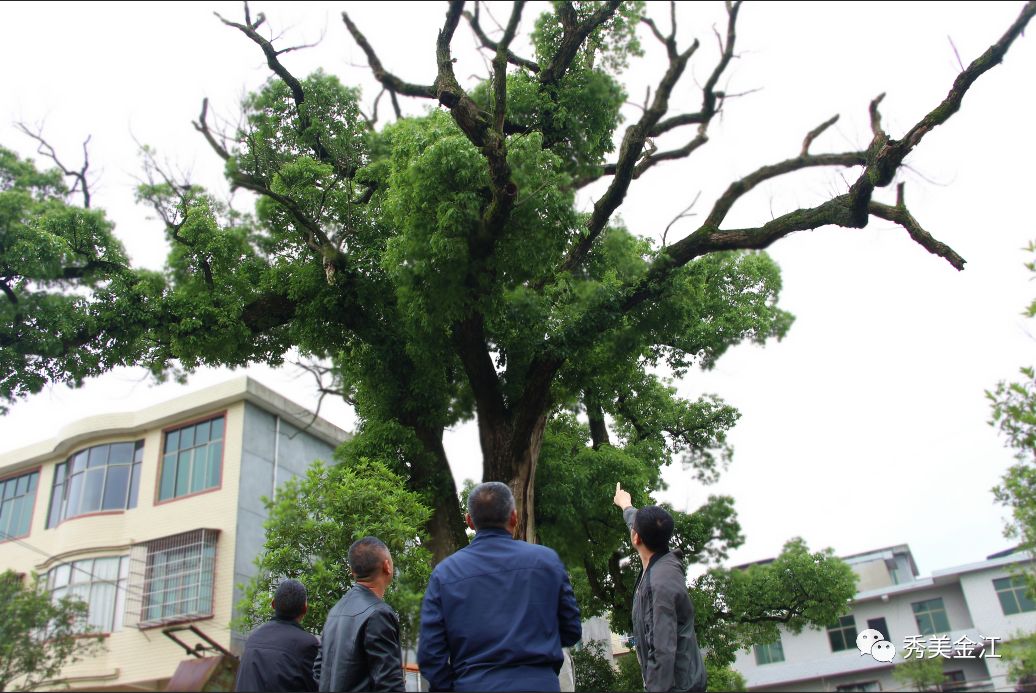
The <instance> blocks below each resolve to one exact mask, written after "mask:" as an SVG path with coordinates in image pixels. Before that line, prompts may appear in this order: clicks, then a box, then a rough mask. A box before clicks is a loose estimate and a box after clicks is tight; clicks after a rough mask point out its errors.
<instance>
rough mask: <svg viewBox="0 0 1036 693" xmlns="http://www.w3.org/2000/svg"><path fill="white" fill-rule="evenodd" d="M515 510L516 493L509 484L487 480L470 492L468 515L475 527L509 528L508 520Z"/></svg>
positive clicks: (477, 528)
mask: <svg viewBox="0 0 1036 693" xmlns="http://www.w3.org/2000/svg"><path fill="white" fill-rule="evenodd" d="M512 510H514V494H513V493H511V489H510V487H508V485H507V484H505V483H502V482H499V481H487V482H485V483H482V484H479V485H478V486H476V487H475V488H473V489H471V493H469V494H468V515H471V524H473V525H475V529H476V530H479V529H486V528H490V527H492V528H497V529H507V521H508V520H509V519H511V511H512Z"/></svg>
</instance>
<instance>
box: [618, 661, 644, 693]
mask: <svg viewBox="0 0 1036 693" xmlns="http://www.w3.org/2000/svg"><path fill="white" fill-rule="evenodd" d="M616 661H617V662H618V665H619V670H618V671H617V672H616V673H615V689H614V690H616V691H642V690H644V674H643V672H641V670H640V660H639V659H637V653H636V652H630V653H629V654H625V655H622V656H621V657H618V658H617V659H616Z"/></svg>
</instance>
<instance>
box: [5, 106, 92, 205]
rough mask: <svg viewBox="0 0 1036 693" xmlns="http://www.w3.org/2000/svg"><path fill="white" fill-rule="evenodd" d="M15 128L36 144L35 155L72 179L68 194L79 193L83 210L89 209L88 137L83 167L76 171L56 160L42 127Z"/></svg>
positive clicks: (84, 143) (22, 126) (22, 124)
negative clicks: (87, 174)
mask: <svg viewBox="0 0 1036 693" xmlns="http://www.w3.org/2000/svg"><path fill="white" fill-rule="evenodd" d="M16 126H17V128H18V129H19V130H21V131H22V133H23V134H25V135H26V136H28V137H29V138H31V139H33V140H35V142H36V145H37V146H36V153H37V154H41V155H43V156H45V157H47V158H48V159H50V160H51V161H52V162H53V163H54V165H55V166H57V167H58V170H60V171H61V174H62V175H63V176H65V177H67V178H71V179H73V180H74V181H75V182H74V183H73V184H72V188H71V189H70V190H69V194H73V195H74V194H75V193H77V192H78V193H80V194H81V195H82V196H83V208H84V209H89V208H90V181H89V180H87V177H86V172H87V171H88V170H89V169H90V152H89V150H88V146H89V144H90V136H87V138H86V139H85V140H83V165H82V166H81V167H80V168H78V169H71V168H69V167H68V166H65V165H64V164H63V163H61V160H60V159H59V158H58V154H57V151H56V150H55V149H54V147H52V146H51V144H50V142H48V141H47V140H46V139H44V137H43V127H42V126H37V127H36V129H35V130H33V129H30V128H29V126H28V125H26V124H25V123H17V124H16Z"/></svg>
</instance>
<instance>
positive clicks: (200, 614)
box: [0, 377, 347, 691]
mask: <svg viewBox="0 0 1036 693" xmlns="http://www.w3.org/2000/svg"><path fill="white" fill-rule="evenodd" d="M346 438H347V434H346V432H345V431H342V430H341V429H339V428H337V427H335V426H333V425H332V424H330V423H328V422H327V421H324V420H323V419H320V418H318V417H316V416H315V415H314V414H312V413H311V412H309V411H307V410H305V409H303V408H301V407H299V406H298V405H296V404H294V403H292V402H290V401H288V400H286V399H285V398H283V397H281V396H280V395H278V394H277V393H275V392H273V391H272V390H270V389H268V388H266V387H264V386H263V385H261V384H260V383H258V382H256V381H255V380H252V379H251V378H248V377H240V378H237V379H234V380H230V381H228V382H225V383H222V384H219V385H215V386H213V387H208V388H205V389H201V390H197V391H195V392H192V393H191V394H189V395H186V396H183V397H180V398H178V399H174V400H171V401H168V402H164V403H162V404H158V405H155V406H152V407H148V408H146V409H140V410H136V411H128V412H123V413H116V414H99V415H95V416H90V417H88V418H84V419H81V420H79V421H72V422H58V421H56V422H55V435H54V437H53V438H52V439H50V440H45V441H41V442H39V443H37V444H35V445H31V446H29V447H26V448H22V449H20V450H12V451H0V573H3V572H4V571H6V570H12V571H14V573H15V574H16V575H20V576H22V578H23V579H25V580H27V579H28V577H29V575H30V574H32V573H36V574H38V575H40V576H41V577H42V578H43V579H44V580H45V581H46V585H47V588H48V589H49V590H50V591H51V592H52V593H53V594H54V595H55V596H61V595H65V594H72V595H75V596H78V597H80V598H81V599H83V600H84V601H86V602H87V604H88V605H89V615H88V618H87V620H88V624H89V625H90V626H91V627H92V631H93V632H92V634H91V636H90V637H97V638H100V639H102V640H103V642H104V644H105V647H104V648H103V649H102V651H101V652H99V653H98V654H96V655H95V656H93V657H91V658H90V659H88V660H85V661H81V662H78V663H76V664H74V665H72V666H69V667H67V668H66V670H65V671H63V672H62V676H61V678H62V679H64V680H65V681H66V682H67V684H68V686H70V687H71V688H73V689H85V690H94V691H97V690H113V691H114V690H165V689H166V686H167V685H168V684H169V680H170V677H171V676H172V675H173V672H174V671H175V670H177V667H178V665H179V664H180V663H181V662H182V661H183V660H184V659H185V657H189V655H188V653H187V651H189V650H191V646H193V645H194V644H195V643H198V644H199V645H202V646H206V649H205V650H204V652H206V653H208V654H212V653H217V654H218V653H219V652H232V653H237V652H240V650H241V646H242V644H243V635H244V634H241V633H237V632H235V631H233V630H232V629H231V626H230V622H231V618H232V616H233V615H234V614H235V613H236V605H237V603H238V602H239V601H240V599H241V596H242V592H241V589H240V588H239V587H238V585H241V584H242V583H246V582H248V580H249V579H250V578H251V577H252V576H253V575H255V573H256V567H255V563H254V562H255V558H256V556H257V555H258V554H259V553H260V551H261V550H262V547H263V542H264V530H263V521H264V520H265V519H266V517H267V511H266V508H265V506H264V504H263V501H262V497H263V496H269V497H272V496H273V494H274V490H275V489H276V488H277V487H278V486H279V485H280V484H282V483H284V482H285V481H287V480H288V479H290V478H292V477H294V476H299V475H302V474H304V473H305V472H306V470H307V469H308V468H309V466H310V464H311V463H312V462H313V460H315V459H323V460H325V461H331V459H332V458H331V455H332V452H333V450H334V448H335V447H336V446H337V445H339V444H340V443H341V442H343V441H344V440H345V439H346ZM164 635H167V636H169V637H163V636H164ZM192 654H199V652H195V651H192ZM213 659H215V658H213ZM231 681H232V679H231ZM195 685H200V684H197V683H195Z"/></svg>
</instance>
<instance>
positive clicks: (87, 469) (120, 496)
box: [47, 440, 144, 527]
mask: <svg viewBox="0 0 1036 693" xmlns="http://www.w3.org/2000/svg"><path fill="white" fill-rule="evenodd" d="M143 459H144V441H143V440H138V441H136V442H127V443H111V444H109V445H95V446H94V447H92V448H87V449H86V450H80V451H79V452H77V453H75V454H74V455H72V456H71V457H69V458H68V460H66V461H65V462H62V463H61V464H59V465H58V466H57V467H56V468H55V469H54V490H53V491H52V492H51V494H50V512H49V513H48V515H47V527H57V526H58V524H60V523H61V522H62V521H64V520H67V519H69V518H71V517H78V516H79V515H88V514H90V513H97V512H103V511H119V510H128V509H129V508H135V507H137V490H138V487H139V486H140V463H141V461H142V460H143Z"/></svg>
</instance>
